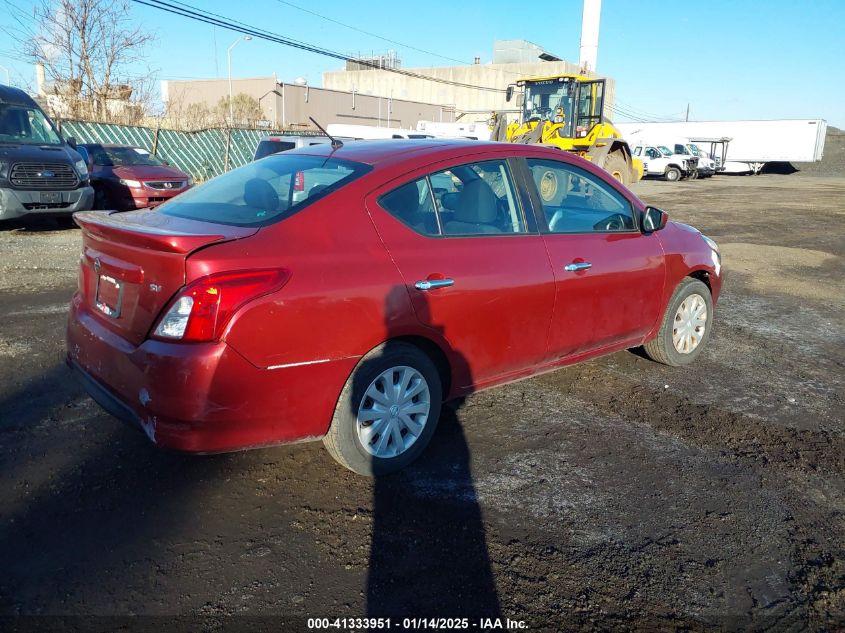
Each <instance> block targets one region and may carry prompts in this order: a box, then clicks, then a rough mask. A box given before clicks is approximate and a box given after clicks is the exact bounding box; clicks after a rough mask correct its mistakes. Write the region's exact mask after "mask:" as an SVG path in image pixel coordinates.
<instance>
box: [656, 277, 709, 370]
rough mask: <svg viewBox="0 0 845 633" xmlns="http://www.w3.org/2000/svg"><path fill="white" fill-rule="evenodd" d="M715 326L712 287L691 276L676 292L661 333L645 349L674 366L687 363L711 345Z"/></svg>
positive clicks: (661, 327) (670, 302)
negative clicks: (709, 343) (711, 336)
mask: <svg viewBox="0 0 845 633" xmlns="http://www.w3.org/2000/svg"><path fill="white" fill-rule="evenodd" d="M712 329H713V299H712V298H711V296H710V289H709V288H708V287H707V286H706V285H705V284H704V283H702V282H701V281H699V280H698V279H692V278H690V277H687V278H686V279H684V281H682V282H681V283H680V284H678V287H677V288H676V289H675V292H674V293H673V294H672V298H671V299H670V300H669V305H668V306H667V308H666V313H665V314H664V315H663V321H662V322H661V324H660V330H659V331H658V332H657V336H656V337H654V339H652V340H651V341H649V342H648V343H646V344H645V345H643V349H644V350H645V353H646V354H647V355H648V357H649V358H651V359H652V360H655V361H657V362H658V363H663V364H664V365H671V366H673V367H678V366H680V365H686V364H687V363H691V362H692V361H693V360H695V359H696V357H697V356H698V355H699V354H700V353H701V350H702V349H704V347H705V346H706V345H707V341H708V340H709V338H710V330H712Z"/></svg>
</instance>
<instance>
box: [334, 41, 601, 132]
mask: <svg viewBox="0 0 845 633" xmlns="http://www.w3.org/2000/svg"><path fill="white" fill-rule="evenodd" d="M597 37H598V35H597V34H596V38H597ZM381 59H382V58H380V61H381ZM475 62H476V63H474V64H467V65H464V66H445V67H443V66H440V67H437V66H435V67H431V68H408V69H404V70H406V71H408V72H410V73H413V74H415V75H425V76H426V77H433V78H435V79H438V80H441V81H430V80H428V79H424V78H421V77H414V76H409V75H406V74H400V73H396V72H392V70H391V69H390V68H387V67H385V66H384V64H381V63H380V64H376V66H379V67H376V68H373V67H369V66H362V65H360V64H355V63H347V68H346V69H344V70H337V71H329V72H325V73H323V85H324V86H325V87H326V88H328V89H332V90H343V91H347V92H355V93H357V94H361V95H374V96H380V97H386V98H393V99H407V100H409V101H415V102H424V103H436V104H440V105H446V106H448V107H450V108H453V109H454V110H455V111H456V112H457V113H458V116H460V117H461V120H464V121H466V120H482V119H485V118H487V116H488V115H489V114H490V112H491V111H493V110H512V109H515V108H516V105H515V104H514V103H513V102H511V103H508V102H507V101H506V100H505V88H506V87H507V85H508V84H512V83H514V82H515V81H516V80H518V79H520V78H525V77H544V76H553V75H561V74H579V73H580V72H582V70H584V69H585V68H584V66H586V67H587V68H590V67H594V65H595V62H594V61H593V64H592V66H591V65H590V64H583V65H582V64H575V63H572V62H567V61H564V60H562V59H561V58H560V57H558V56H557V55H554V54H553V53H550V52H549V51H547V50H545V49H543V48H542V47H540V46H538V45H536V44H533V43H532V42H528V41H526V40H496V41H495V42H494V44H493V60H492V62H491V63H489V64H481V63H479V60H478V59H477V58H476V60H475ZM396 63H397V65H398V60H396ZM586 74H587V75H589V76H591V77H598V76H599V75H596V74H595V73H591V72H587V73H586ZM445 82H453V83H445ZM455 84H464V85H455ZM476 86H477V87H476ZM614 94H615V86H614V82H613V80H612V79H608V80H607V87H606V94H605V110H606V114H609V113H610V109H611V108H612V107H613V105H614V101H615V99H614ZM430 120H438V119H437V117H433V118H432V119H430Z"/></svg>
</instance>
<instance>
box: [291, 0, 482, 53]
mask: <svg viewBox="0 0 845 633" xmlns="http://www.w3.org/2000/svg"><path fill="white" fill-rule="evenodd" d="M276 2H278V3H279V4H285V5H287V6H289V7H293V8H294V9H296V10H298V11H302V12H303V13H308V14H310V15H313V16H315V17H318V18H320V19H321V20H326V21H327V22H331V23H333V24H338V25H340V26H342V27H344V28H347V29H349V30H351V31H357V32H358V33H363V34H364V35H369V36H370V37H374V38H376V39H379V40H382V41H384V42H389V43H390V44H395V45H396V46H401V47H402V48H408V49H411V50H414V51H417V52H418V53H425V54H426V55H432V56H434V57H439V58H440V59H446V60H448V61H450V62H458V63H459V64H466V63H467V62H466V60H463V59H455V58H454V57H448V56H446V55H441V54H440V53H435V52H434V51H427V50H425V49H424V48H417V47H416V46H411V45H410V44H405V43H403V42H399V41H397V40H392V39H390V38H389V37H384V36H383V35H378V34H376V33H371V32H370V31H365V30H364V29H359V28H358V27H356V26H352V25H351V24H346V23H345V22H341V21H340V20H335V19H334V18H330V17H328V16H325V15H321V14H319V13H317V12H316V11H311V10H310V9H306V8H305V7H300V6H299V5H296V4H294V3H292V2H286V1H285V0H276Z"/></svg>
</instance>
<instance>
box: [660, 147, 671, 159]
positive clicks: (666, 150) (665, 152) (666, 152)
mask: <svg viewBox="0 0 845 633" xmlns="http://www.w3.org/2000/svg"><path fill="white" fill-rule="evenodd" d="M657 149H659V150H660V153H661V154H663V155H664V156H671V155H672V150H670V149H669V148H668V147H666V146H665V145H658V146H657Z"/></svg>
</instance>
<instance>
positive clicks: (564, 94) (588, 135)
mask: <svg viewBox="0 0 845 633" xmlns="http://www.w3.org/2000/svg"><path fill="white" fill-rule="evenodd" d="M515 87H518V88H521V89H522V91H521V93H520V94H519V95H518V99H517V105H519V106H520V107H521V112H520V117H519V120H518V121H517V122H514V123H511V124H510V125H508V124H507V121H506V119H505V117H504V115H503V114H502V113H495V112H494V113H493V118H492V119H491V127H492V130H493V133H492V139H493V140H496V141H508V142H511V143H529V144H534V143H537V144H541V145H551V146H554V147H557V148H560V149H562V150H566V151H568V152H575V153H576V154H578V155H579V156H582V157H583V158H586V159H587V160H589V161H592V162H593V163H595V164H596V165H598V166H599V167H602V168H603V169H605V170H606V171H608V172H609V173H610V174H611V175H613V177H614V178H616V179H617V180H618V181H620V182H621V183H623V184H626V185H629V184H631V183H633V182H636V181H638V180H639V179H640V178H642V176H643V164H642V161H640V160H638V159H636V158H634V157H633V156H632V155H631V148H630V146H629V145H628V143H627V142H626V141H625V140H624V139H623V138H622V134H621V132H619V130H617V129H616V128H615V127H614V126H613V124H612V123H611V122H610V121H608V120H607V119H606V118H605V116H604V93H605V80H604V79H589V78H587V77H584V76H582V75H556V76H554V77H538V78H535V79H520V80H519V81H517V82H516V85H515V86H514V85H513V84H511V85H510V86H508V89H507V97H506V98H507V100H508V101H510V100H511V99H512V98H513V95H514V88H515Z"/></svg>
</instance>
